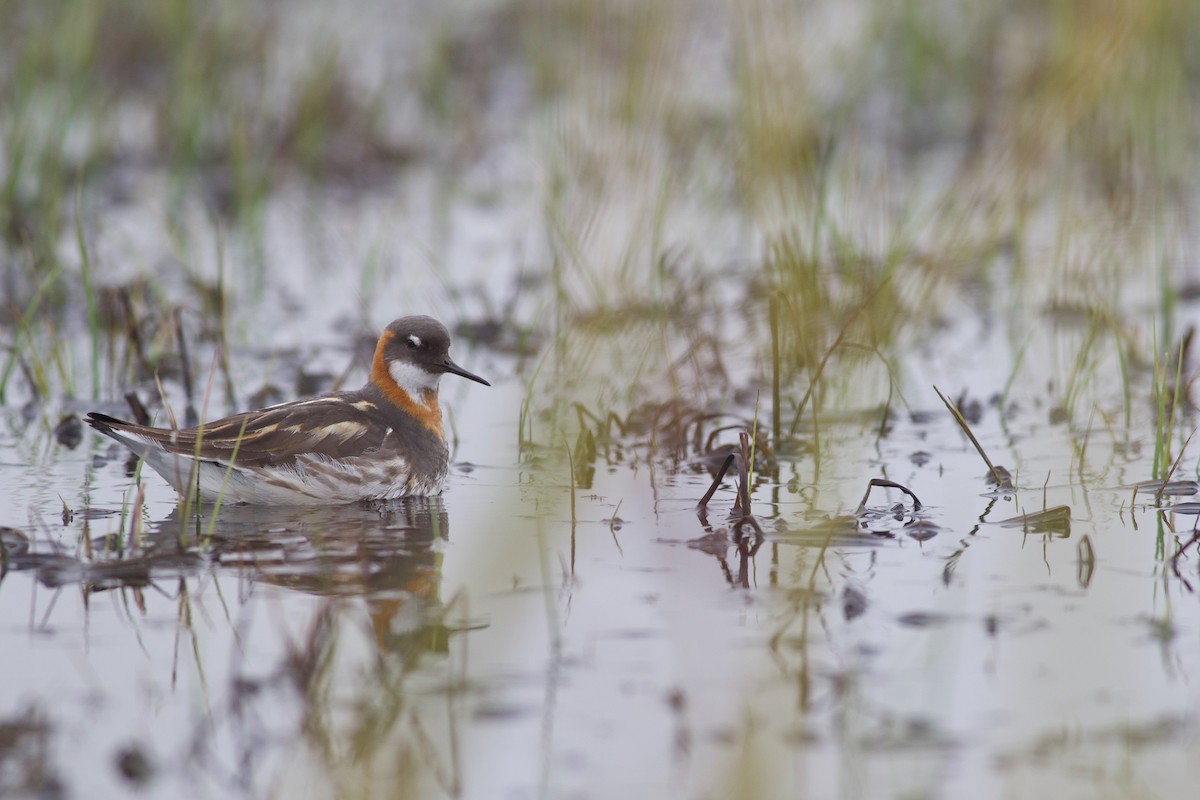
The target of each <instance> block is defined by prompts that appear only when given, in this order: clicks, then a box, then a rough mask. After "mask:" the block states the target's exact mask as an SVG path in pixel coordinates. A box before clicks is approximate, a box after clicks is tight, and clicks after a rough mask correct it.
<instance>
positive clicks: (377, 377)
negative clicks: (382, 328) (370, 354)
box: [371, 331, 443, 439]
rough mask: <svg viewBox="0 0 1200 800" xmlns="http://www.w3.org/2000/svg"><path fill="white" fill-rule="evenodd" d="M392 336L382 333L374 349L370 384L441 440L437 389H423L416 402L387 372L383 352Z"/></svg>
mask: <svg viewBox="0 0 1200 800" xmlns="http://www.w3.org/2000/svg"><path fill="white" fill-rule="evenodd" d="M392 336H393V334H392V332H391V331H388V332H386V333H384V335H383V336H382V337H380V339H379V344H378V345H377V346H376V347H375V358H374V359H372V361H371V383H373V384H375V385H376V386H377V387H379V391H381V392H383V395H384V397H386V398H387V399H389V400H391V401H392V402H393V403H395V404H396V405H398V406H399V407H400V408H401V410H403V411H404V412H405V413H406V414H408V415H409V416H410V417H412V418H413V419H415V420H416V421H417V422H419V423H421V425H422V426H423V427H425V428H427V429H428V430H430V431H432V432H433V433H434V434H436V435H437V437H438V438H439V439H441V438H443V437H442V408H441V406H440V405H438V393H437V389H423V390H422V391H421V397H420V399H419V400H418V399H417V398H414V397H413V396H412V395H410V394H409V393H408V392H406V391H405V390H404V389H402V388H400V385H399V384H398V383H396V381H395V380H394V379H393V378H392V375H391V373H390V372H389V371H388V365H387V360H386V359H385V358H384V357H383V351H384V350H385V349H386V347H387V345H388V342H390V341H391V340H392Z"/></svg>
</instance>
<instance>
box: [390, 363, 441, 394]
mask: <svg viewBox="0 0 1200 800" xmlns="http://www.w3.org/2000/svg"><path fill="white" fill-rule="evenodd" d="M388 374H389V375H391V376H392V380H394V381H395V382H396V385H397V386H399V387H400V388H401V389H403V390H404V393H405V394H407V395H408V396H409V397H410V398H412V401H413V402H414V403H420V404H422V405H425V397H424V395H423V394H422V392H423V391H424V390H425V389H433V390H434V391H437V388H438V381H440V380H441V379H442V376H441V375H437V374H434V373H432V372H426V371H425V370H423V369H421V368H420V367H418V366H417V365H416V364H411V363H409V362H407V361H393V362H392V363H391V364H389V365H388Z"/></svg>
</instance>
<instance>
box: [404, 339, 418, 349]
mask: <svg viewBox="0 0 1200 800" xmlns="http://www.w3.org/2000/svg"><path fill="white" fill-rule="evenodd" d="M404 343H405V344H406V345H408V349H409V350H416V349H417V348H419V347H420V345H419V344H418V343H417V340H416V339H415V338H413V337H412V336H410V337H408V338H407V339H405V340H404Z"/></svg>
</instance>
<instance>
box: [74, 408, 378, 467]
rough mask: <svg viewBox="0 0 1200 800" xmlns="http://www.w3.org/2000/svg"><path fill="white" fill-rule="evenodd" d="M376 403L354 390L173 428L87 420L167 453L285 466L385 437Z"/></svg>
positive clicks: (364, 447) (359, 448)
mask: <svg viewBox="0 0 1200 800" xmlns="http://www.w3.org/2000/svg"><path fill="white" fill-rule="evenodd" d="M378 410H379V409H378V406H376V405H375V404H374V403H372V402H371V401H369V400H366V399H363V398H362V396H361V395H358V394H356V393H350V392H347V393H339V394H333V395H326V396H323V397H315V398H313V399H311V400H300V401H297V402H294V403H284V404H282V405H278V406H273V407H271V408H264V409H262V410H260V411H247V412H243V413H241V414H234V415H233V416H230V417H225V418H223V419H218V420H214V421H212V422H207V423H204V424H203V425H199V426H196V427H194V428H185V429H183V430H176V431H173V430H170V429H166V428H151V427H149V426H146V425H137V424H135V423H132V422H124V421H122V420H118V419H115V418H113V417H109V416H106V415H104V414H96V413H94V412H93V413H92V414H90V415H89V418H88V422H89V424H91V425H92V426H93V427H97V428H99V429H101V430H103V429H104V428H109V429H111V430H114V431H118V432H120V433H123V434H125V435H126V436H129V437H136V438H140V439H143V440H145V441H147V442H154V443H156V444H158V445H159V446H161V447H162V448H163V449H164V450H166V451H167V452H169V453H178V454H179V455H187V456H194V455H197V454H199V456H200V457H201V458H204V459H210V460H214V461H222V462H228V461H230V460H231V459H232V458H235V457H236V459H237V462H238V463H239V464H242V465H245V466H263V465H268V464H286V463H288V462H290V461H292V460H293V459H295V458H296V457H297V456H300V455H304V454H318V455H324V456H327V457H328V458H333V459H338V458H345V457H348V456H352V455H362V454H363V453H364V451H368V450H370V449H372V448H376V447H378V446H379V445H380V443H382V441H383V440H384V438H385V437H386V435H387V432H388V430H387V427H386V426H385V425H384V424H383V423H382V422H380V421H379V419H378Z"/></svg>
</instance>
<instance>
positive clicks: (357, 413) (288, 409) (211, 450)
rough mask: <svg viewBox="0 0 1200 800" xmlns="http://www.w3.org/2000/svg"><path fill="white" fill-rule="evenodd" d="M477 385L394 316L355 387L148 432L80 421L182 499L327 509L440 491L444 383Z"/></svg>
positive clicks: (445, 458)
mask: <svg viewBox="0 0 1200 800" xmlns="http://www.w3.org/2000/svg"><path fill="white" fill-rule="evenodd" d="M446 373H450V374H452V375H459V376H462V377H464V378H467V379H469V380H472V381H476V382H477V383H482V384H483V385H484V386H491V384H490V383H488V382H487V381H486V380H484V379H483V378H481V377H479V376H478V375H475V374H474V373H471V372H468V371H467V370H465V369H463V368H462V367H460V366H459V365H458V364H455V363H454V361H452V360H451V358H450V332H449V331H448V330H446V327H445V326H444V325H442V323H440V322H438V321H437V320H436V319H434V318H432V317H427V316H409V317H401V318H400V319H397V320H395V321H394V322H392V323H391V324H390V325H388V326H387V327H386V328H385V329H384V331H383V334H382V335H381V336H380V337H379V343H378V344H377V345H376V347H375V355H374V358H373V359H372V361H371V374H370V378H369V380H368V381H367V383H366V384H365V385H364V386H363V387H362V388H361V389H358V390H356V391H341V392H328V393H326V394H321V395H317V396H316V397H312V398H308V399H304V400H294V401H291V402H286V403H280V404H278V405H273V406H268V407H266V408H262V409H258V410H254V411H245V412H242V413H239V414H233V415H232V416H228V417H224V418H222V419H218V420H214V421H212V422H207V423H204V424H201V425H197V426H195V427H192V428H184V429H172V428H155V427H151V426H149V425H140V424H138V423H135V422H126V421H124V420H120V419H116V418H115V417H111V416H108V415H107V414H102V413H99V412H96V411H93V412H90V413H88V415H87V418H86V421H87V423H88V424H89V425H91V426H92V427H93V428H95V429H96V430H97V431H99V432H101V433H103V434H105V435H106V436H110V437H112V438H113V439H116V440H117V441H118V442H120V443H121V444H123V445H125V446H126V447H127V448H129V449H130V450H131V451H133V453H134V454H136V455H137V456H139V457H140V458H142V459H144V460H145V462H146V463H147V464H149V465H150V466H151V467H152V468H153V469H154V471H155V472H157V473H158V474H159V475H161V476H162V477H163V478H165V479H166V480H167V482H168V483H170V484H171V486H173V487H174V488H175V490H176V491H177V492H179V494H180V495H183V496H189V495H190V496H192V497H198V498H199V499H200V500H202V501H213V500H217V499H220V501H221V502H222V503H245V504H252V505H333V504H343V503H353V502H357V501H362V500H391V499H395V498H399V497H412V496H430V495H437V494H441V492H442V489H443V488H444V485H445V480H446V472H447V469H448V466H449V459H450V449H449V447H448V446H447V444H446V437H445V434H444V433H443V431H442V410H441V407H440V405H439V404H438V386H439V384H440V382H441V379H442V375H444V374H446Z"/></svg>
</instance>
